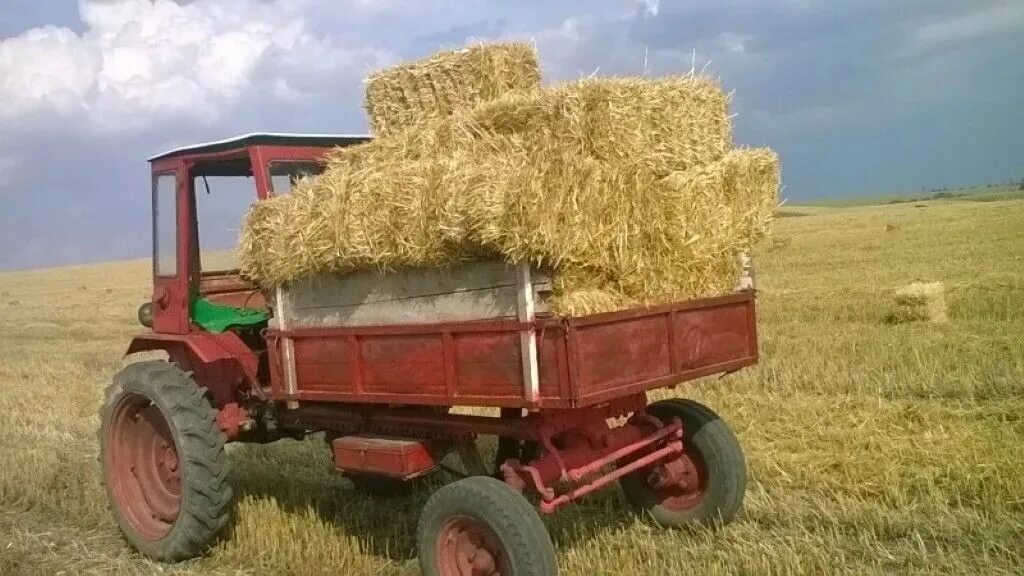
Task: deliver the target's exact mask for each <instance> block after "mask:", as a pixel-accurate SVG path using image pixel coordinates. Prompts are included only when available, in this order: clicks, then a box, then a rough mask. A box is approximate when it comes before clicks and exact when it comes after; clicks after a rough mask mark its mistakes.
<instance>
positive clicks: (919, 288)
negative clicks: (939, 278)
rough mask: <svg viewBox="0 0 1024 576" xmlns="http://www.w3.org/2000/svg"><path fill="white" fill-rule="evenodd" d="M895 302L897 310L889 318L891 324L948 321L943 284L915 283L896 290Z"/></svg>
mask: <svg viewBox="0 0 1024 576" xmlns="http://www.w3.org/2000/svg"><path fill="white" fill-rule="evenodd" d="M893 300H894V304H895V308H894V309H893V311H892V312H891V313H890V314H889V317H888V318H887V320H888V321H889V322H890V323H893V324H900V323H905V322H920V321H927V322H937V323H942V322H946V321H947V320H948V316H947V312H946V295H945V288H944V287H943V285H942V282H930V283H922V282H915V283H913V284H910V285H909V286H905V287H903V288H900V289H899V290H896V292H895V294H894V296H893Z"/></svg>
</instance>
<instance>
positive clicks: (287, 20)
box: [0, 0, 1024, 269]
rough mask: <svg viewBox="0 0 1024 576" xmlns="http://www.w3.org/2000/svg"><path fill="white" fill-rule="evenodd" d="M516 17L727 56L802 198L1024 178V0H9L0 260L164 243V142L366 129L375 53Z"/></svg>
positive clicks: (1, 98) (613, 70)
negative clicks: (155, 218) (156, 227)
mask: <svg viewBox="0 0 1024 576" xmlns="http://www.w3.org/2000/svg"><path fill="white" fill-rule="evenodd" d="M497 39H524V40H529V41H532V42H534V43H535V45H536V46H537V49H538V51H539V54H540V59H541V64H542V67H543V74H544V81H545V83H548V84H552V83H557V82H559V81H565V80H572V79H575V78H578V77H580V76H584V75H593V74H596V75H642V74H647V75H660V74H671V73H684V72H688V71H689V70H691V69H692V68H694V67H696V68H697V69H698V70H704V71H706V72H707V73H710V74H712V75H714V76H716V77H719V78H720V79H721V81H722V84H723V85H724V86H725V87H726V89H728V90H731V91H734V94H733V99H732V112H733V114H735V118H734V119H733V122H734V126H735V139H736V142H737V143H738V144H742V145H750V146H770V147H772V148H774V149H775V150H776V151H778V153H779V154H780V156H781V158H782V163H783V185H784V192H783V195H784V196H785V197H786V198H788V199H791V200H801V199H809V198H821V197H834V196H842V195H855V194H878V193H884V192H893V191H904V190H919V189H921V188H932V187H940V186H961V185H967V184H973V183H990V182H1003V181H1006V180H1009V179H1014V180H1020V179H1021V178H1024V161H1022V160H1024V158H1022V151H1024V140H1022V134H1024V65H1021V63H1022V62H1024V2H1021V1H1020V0H970V1H967V0H898V1H893V0H818V1H814V0H660V1H659V0H564V1H557V2H552V1H544V0H516V1H513V0H491V1H484V0H408V1H399V0H194V1H188V0H80V1H78V2H74V1H58V0H0V269H17V268H29V267H42V266H54V265H62V264H69V263H80V262H92V261H104V260H112V259H121V258H137V257H145V256H147V255H149V253H150V206H149V204H150V191H149V187H150V179H149V165H148V164H147V162H146V158H147V157H149V156H150V155H153V154H155V153H157V152H160V151H163V150H166V149H168V148H173V147H176V146H180V145H185V144H189V143H195V142H202V141H208V140H216V139H221V138H224V137H227V136H231V135H235V134H242V133H246V132H256V131H271V132H317V133H335V132H337V133H360V132H365V131H366V130H367V123H366V117H365V114H364V112H363V110H362V108H361V104H362V99H363V96H362V79H363V78H364V77H365V76H366V75H367V74H368V73H370V72H372V71H374V70H378V69H380V68H383V67H386V66H388V65H391V64H394V63H397V62H400V61H403V60H407V59H410V58H417V57H421V56H426V55H428V54H430V53H431V52H434V51H436V50H439V49H448V48H457V47H460V46H463V45H464V44H465V43H467V42H476V41H486V40H497Z"/></svg>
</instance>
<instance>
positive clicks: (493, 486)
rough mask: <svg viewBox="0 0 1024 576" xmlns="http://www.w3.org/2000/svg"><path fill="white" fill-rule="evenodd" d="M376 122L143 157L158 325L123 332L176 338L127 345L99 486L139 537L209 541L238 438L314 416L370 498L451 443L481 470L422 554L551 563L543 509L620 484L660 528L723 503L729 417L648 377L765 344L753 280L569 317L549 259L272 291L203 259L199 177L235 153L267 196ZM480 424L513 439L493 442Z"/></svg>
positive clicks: (185, 546) (734, 488)
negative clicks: (557, 304)
mask: <svg viewBox="0 0 1024 576" xmlns="http://www.w3.org/2000/svg"><path fill="white" fill-rule="evenodd" d="M363 140H365V137H360V136H301V135H269V134H258V135H247V136H243V137H239V138H236V139H232V140H226V141H221V142H215V143H210V144H203V145H197V146H192V147H187V148H183V149H178V150H174V151H171V152H168V153H165V154H162V155H159V156H157V157H154V158H152V159H151V162H152V170H153V205H154V220H153V222H154V280H153V284H154V290H153V298H152V301H151V302H149V303H146V304H145V305H144V306H143V307H142V309H140V314H139V317H140V321H142V322H143V323H144V324H146V325H147V326H148V327H149V328H151V330H150V331H148V332H146V333H143V334H140V335H139V336H137V337H136V338H135V339H134V340H133V341H132V343H131V345H130V346H129V348H128V353H129V354H134V353H136V352H141V351H150V350H161V351H164V352H165V353H166V357H167V360H166V361H165V360H158V361H153V360H149V361H142V362H135V363H130V364H128V365H127V366H126V367H125V368H124V369H123V370H122V371H121V372H119V373H118V374H117V375H115V377H114V381H113V384H112V385H111V386H110V387H109V388H108V390H107V397H106V402H105V403H104V406H103V408H102V413H101V431H100V438H101V462H102V465H103V470H104V480H105V485H106V488H107V493H108V496H109V500H110V503H111V508H112V510H113V513H114V516H115V518H116V520H117V522H118V524H119V525H120V527H121V529H122V531H123V533H124V534H125V537H126V538H127V539H128V541H129V542H130V543H131V544H132V545H134V546H135V547H136V548H137V549H139V550H140V551H141V552H143V553H144V554H146V555H148V556H150V557H153V558H155V559H158V560H163V561H178V560H183V559H186V558H191V557H194V556H196V555H199V554H202V553H203V552H204V551H205V550H207V549H208V548H209V547H210V546H211V545H212V544H213V543H215V542H216V541H217V539H218V538H220V537H222V536H223V534H224V533H225V531H224V528H225V527H226V526H227V525H228V524H229V522H230V516H231V509H232V503H231V487H230V485H229V484H228V482H227V481H226V468H227V466H228V460H227V457H226V455H225V453H224V445H225V443H226V442H268V441H274V440H276V439H278V438H282V437H292V438H301V437H305V436H308V435H310V434H314V433H318V434H319V433H322V434H323V436H324V438H325V439H326V441H327V442H328V444H329V447H330V451H331V453H332V455H333V461H334V466H335V468H336V469H337V470H338V471H339V473H342V474H345V475H347V476H348V477H349V478H351V479H352V481H353V483H355V484H356V486H357V487H359V488H361V489H363V490H365V491H366V492H367V493H368V497H373V496H375V495H383V494H385V493H392V492H394V491H401V490H402V489H404V488H405V487H407V486H409V483H411V482H415V481H416V479H418V478H421V477H423V476H425V475H428V474H431V473H433V472H436V471H437V470H439V469H440V468H441V460H442V459H443V458H445V457H446V456H447V455H449V454H452V453H456V454H458V456H459V457H460V458H461V461H462V463H463V468H464V473H465V476H466V477H465V478H462V479H459V480H457V481H455V482H452V483H450V484H447V485H445V486H443V487H442V488H440V489H439V490H438V491H437V492H435V493H434V494H433V495H432V496H431V497H430V499H429V500H428V501H427V503H426V505H425V506H424V509H423V511H422V513H421V516H420V519H419V523H418V526H417V544H418V548H419V560H420V566H421V568H422V570H423V573H424V574H428V575H470V574H473V575H476V574H502V575H508V574H516V575H520V574H537V575H549V574H556V573H557V564H556V561H555V552H554V547H553V545H552V542H551V539H550V537H549V536H548V533H547V530H546V529H545V527H544V523H543V520H542V515H544V514H551V513H554V512H556V511H557V510H558V509H559V508H561V507H563V506H566V505H569V504H571V503H572V502H574V501H576V500H578V499H580V498H582V497H584V496H586V495H587V494H590V493H592V492H594V491H596V490H600V489H603V488H605V487H608V486H609V485H610V484H613V483H617V484H618V485H619V486H620V487H621V489H622V491H623V493H624V495H625V497H626V500H627V501H628V502H629V503H630V504H631V505H632V507H633V508H634V509H635V510H636V511H637V512H639V513H641V514H643V515H645V516H648V517H650V518H652V519H653V520H654V521H656V522H657V523H658V524H659V525H662V526H665V527H682V526H687V525H691V524H702V525H707V526H719V525H722V524H725V523H728V522H729V521H730V520H732V519H733V518H734V517H735V515H736V514H737V513H738V511H739V510H740V508H741V505H742V501H743V495H744V489H745V484H746V469H745V463H744V458H743V453H742V450H741V448H740V446H739V443H738V442H737V440H736V437H735V436H734V435H733V433H732V432H731V431H730V430H729V428H728V426H727V425H726V424H725V423H724V421H723V420H722V419H721V418H720V417H719V416H717V415H716V414H715V413H714V412H713V411H712V410H711V409H709V408H707V407H705V406H703V405H701V404H699V403H697V402H694V401H692V400H686V399H679V398H674V399H669V400H661V401H658V402H653V403H648V400H647V395H648V393H649V392H651V391H653V390H657V389H661V388H667V387H674V386H677V385H680V384H682V383H685V382H687V381H691V380H694V379H697V378H701V377H706V376H711V375H716V374H726V373H731V372H735V371H737V370H740V369H742V368H745V367H748V366H751V365H753V364H755V363H756V362H757V359H758V347H757V332H756V319H755V292H754V291H753V290H752V289H750V288H751V286H750V285H749V284H744V285H743V286H744V288H745V289H743V290H739V291H737V292H735V293H733V294H728V295H724V296H719V297H715V298H707V299H700V300H690V301H683V302H677V303H672V304H667V305H663V306H655V307H649V308H640V309H633V310H625V311H620V312H613V313H606V314H595V315H590V316H582V317H572V318H565V317H559V316H556V315H553V314H552V313H551V311H550V309H549V306H548V304H547V301H548V298H549V296H550V291H551V285H550V282H549V279H548V278H547V276H546V275H545V274H544V272H543V271H542V270H537V269H535V268H532V267H531V266H529V265H526V264H508V263H504V262H487V261H484V262H471V263H465V264H462V265H458V266H453V267H450V268H447V269H436V270H434V269H431V270H406V271H398V272H391V273H383V272H376V271H363V272H356V273H352V274H347V275H344V276H332V275H323V276H318V277H311V278H307V279H303V280H301V281H297V282H294V283H292V284H290V285H287V286H281V287H278V288H276V289H274V290H261V289H259V288H257V287H255V286H253V285H252V284H250V283H249V282H248V281H247V280H246V279H245V278H243V277H242V276H240V275H239V273H238V271H237V270H230V269H229V270H215V271H210V270H205V269H204V267H203V266H202V262H201V260H202V256H201V254H202V250H201V247H200V246H199V245H198V244H199V235H198V232H197V230H198V228H199V226H198V223H197V209H196V203H197V191H196V183H197V182H205V178H206V177H207V176H212V175H218V176H224V175H238V176H240V177H243V178H251V180H252V185H253V188H254V192H255V199H256V200H262V199H266V198H270V197H272V196H274V195H277V194H281V193H286V190H284V189H283V188H284V187H285V186H286V184H282V182H284V183H286V182H287V181H288V180H287V179H288V178H291V179H294V178H297V177H301V176H302V175H310V174H314V175H315V173H316V171H317V170H319V169H322V161H323V157H324V154H325V153H326V152H327V151H329V150H330V148H331V147H334V146H346V145H350V144H353V143H356V142H360V141H363ZM282 174H283V175H284V178H285V179H284V180H282V179H281V178H275V177H278V176H281V175H282ZM456 407H459V408H462V409H460V410H453V409H455V408H456ZM467 407H468V408H471V409H470V410H466V409H465V408H467ZM486 436H493V437H496V438H497V439H498V449H497V454H496V455H495V457H494V458H493V459H492V460H490V459H489V461H487V462H485V461H484V458H483V457H482V456H481V453H480V451H479V449H478V446H477V439H479V438H481V437H486ZM528 495H532V496H531V498H532V499H533V500H535V501H536V502H537V504H536V505H534V504H531V500H530V499H528V498H527V496H528Z"/></svg>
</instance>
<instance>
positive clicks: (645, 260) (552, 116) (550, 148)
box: [241, 44, 779, 315]
mask: <svg viewBox="0 0 1024 576" xmlns="http://www.w3.org/2000/svg"><path fill="white" fill-rule="evenodd" d="M513 46H514V48H513ZM491 50H493V51H494V54H491V55H488V54H489V51H491ZM525 51H528V53H529V54H530V55H532V50H530V49H529V47H528V46H524V45H519V44H516V45H512V46H509V45H498V46H495V47H477V48H474V49H473V50H472V51H468V52H457V53H448V54H441V55H438V56H435V57H434V58H432V59H429V60H427V61H424V62H420V63H413V64H409V65H405V66H402V67H400V68H397V69H393V70H390V71H385V72H382V73H380V74H378V75H376V76H374V77H373V79H372V80H371V82H370V86H371V87H372V89H371V88H368V90H367V101H368V104H367V109H368V111H369V113H370V116H371V118H373V120H372V124H373V125H374V127H375V130H377V131H378V132H379V131H380V130H383V135H378V136H377V137H376V138H375V139H374V140H373V141H371V142H368V143H366V144H362V145H359V146H354V147H350V148H343V149H338V150H336V151H334V152H333V153H332V154H331V155H330V159H329V163H328V168H327V170H326V172H325V173H324V174H323V175H322V176H321V177H320V178H319V179H318V180H316V181H315V182H311V183H306V184H305V185H302V186H299V187H298V188H297V189H296V190H295V191H294V192H293V193H292V195H290V196H287V197H283V198H278V199H273V200H271V201H268V202H263V203H261V204H259V205H257V206H255V207H254V208H253V210H252V212H251V213H250V215H249V217H248V218H247V222H246V226H245V229H244V233H243V245H242V253H241V256H242V262H243V270H244V271H245V273H246V274H247V275H249V276H250V277H252V278H253V279H255V280H256V281H258V282H260V283H261V284H264V285H277V284H282V283H287V282H289V281H291V280H294V279H296V278H299V277H303V276H307V275H313V274H320V273H328V272H333V273H346V272H349V271H353V270H358V269H365V268H379V269H385V270H393V269H400V268H405V267H436V266H446V265H451V264H454V263H457V262H461V261H466V260H470V259H478V258H501V259H504V260H506V261H508V262H522V261H528V262H530V263H532V264H534V265H535V266H538V267H541V268H543V269H545V270H547V271H548V272H549V273H550V274H551V275H552V278H553V282H554V288H555V299H554V301H553V302H552V307H553V309H554V310H555V311H556V312H557V313H561V314H568V315H579V314H588V313H594V312H603V311H610V310H617V309H622V308H627V307H631V306H636V305H650V304H657V303H662V302H667V301H673V300H678V299H684V298H693V297H700V296H708V295H713V294H720V293H725V292H728V291H730V290H731V289H732V288H733V286H734V285H735V283H736V280H737V278H738V277H739V274H740V264H739V260H738V258H737V254H738V253H739V252H741V251H744V250H749V249H750V247H751V246H752V245H753V244H754V243H756V242H757V241H758V240H759V239H760V238H761V237H763V236H764V235H765V234H766V233H767V229H768V225H769V223H770V219H771V216H772V213H773V211H774V209H775V205H776V199H777V191H778V185H779V175H778V159H777V157H776V156H775V154H774V153H773V152H771V151H770V150H766V149H757V150H744V149H733V147H732V144H731V129H730V125H729V116H728V97H727V95H726V94H724V93H723V92H722V90H721V89H720V87H719V86H718V85H717V83H716V82H714V81H712V80H710V79H708V78H704V77H699V76H694V75H686V76H676V77H666V78H657V79H587V80H581V81H578V82H573V83H569V84H564V85H561V86H555V87H552V88H545V89H540V88H538V87H536V86H533V87H532V88H531V86H530V83H531V82H532V81H533V80H531V79H532V78H534V77H535V76H534V75H533V74H531V73H529V72H528V71H526V68H528V67H529V65H528V64H527V63H528V62H532V66H533V67H534V69H535V70H536V59H535V57H534V58H533V59H532V60H531V59H530V58H527V57H525V56H524V54H526V53H527V52H525ZM469 60H471V61H472V62H473V64H472V65H470V64H468V63H467V61H469ZM488 62H489V63H490V64H487V63H488ZM509 62H516V63H517V64H515V65H510V64H509ZM481 63H483V64H481ZM435 70H443V71H445V72H444V73H435V72H434V71H435ZM452 70H458V73H455V72H452ZM509 70H512V72H509ZM502 74H507V76H506V77H505V78H504V79H501V77H502ZM481 75H484V76H488V77H489V78H490V80H484V79H483V78H482V77H481ZM536 77H539V73H538V74H537V75H536ZM496 78H497V79H496ZM485 85H486V86H485ZM501 91H504V92H503V93H502V94H500V95H496V94H495V93H496V92H501ZM451 92H460V93H462V92H465V93H467V94H468V95H465V94H460V95H459V96H456V95H452V94H450V93H451ZM412 94H422V95H423V96H422V97H420V98H418V99H417V98H413V97H412V96H410V95H412ZM459 98H462V102H464V103H463V104H460V105H458V106H453V105H451V104H450V103H452V102H455V101H457V100H459Z"/></svg>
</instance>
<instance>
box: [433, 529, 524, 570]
mask: <svg viewBox="0 0 1024 576" xmlns="http://www.w3.org/2000/svg"><path fill="white" fill-rule="evenodd" d="M437 568H438V573H439V574H443V575H444V576H507V575H508V574H509V568H508V556H507V555H506V554H505V549H504V547H502V545H501V541H500V540H499V539H498V536H497V534H495V533H494V531H493V530H491V528H490V527H489V526H487V524H485V523H484V522H482V521H480V520H478V519H476V518H470V517H468V516H457V517H455V518H450V519H449V520H448V521H447V522H445V523H444V525H443V526H441V531H440V532H439V533H438V536H437Z"/></svg>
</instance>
